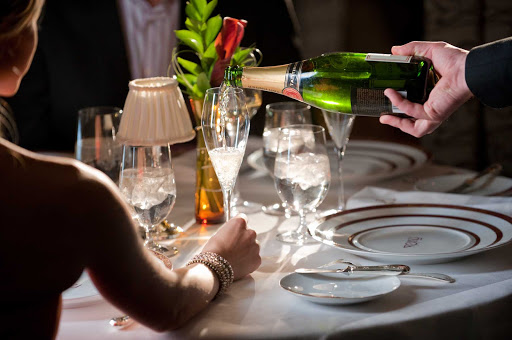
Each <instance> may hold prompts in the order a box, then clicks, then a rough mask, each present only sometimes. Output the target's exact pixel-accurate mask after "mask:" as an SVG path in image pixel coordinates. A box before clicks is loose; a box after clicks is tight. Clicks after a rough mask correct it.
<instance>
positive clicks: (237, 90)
mask: <svg viewBox="0 0 512 340" xmlns="http://www.w3.org/2000/svg"><path fill="white" fill-rule="evenodd" d="M230 88H231V89H233V91H234V92H235V93H243V90H244V89H243V88H241V87H230ZM219 92H220V86H217V87H210V88H209V89H207V90H206V92H205V94H206V93H219Z"/></svg>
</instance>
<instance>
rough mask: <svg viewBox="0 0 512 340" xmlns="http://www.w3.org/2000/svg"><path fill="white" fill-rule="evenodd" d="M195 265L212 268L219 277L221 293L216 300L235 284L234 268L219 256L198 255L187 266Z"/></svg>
mask: <svg viewBox="0 0 512 340" xmlns="http://www.w3.org/2000/svg"><path fill="white" fill-rule="evenodd" d="M193 263H201V264H204V265H205V266H207V267H208V268H210V270H211V271H213V272H214V273H215V274H216V275H217V277H218V278H219V285H220V287H219V291H218V292H217V294H216V295H215V297H214V299H216V298H217V297H218V296H220V295H222V294H224V292H225V291H226V290H227V289H228V287H229V286H231V284H232V283H233V279H234V277H235V274H234V272H233V268H232V267H231V265H230V264H229V262H228V261H227V260H226V259H225V258H223V257H222V256H220V255H219V254H216V253H212V252H202V253H199V254H197V255H196V256H194V257H193V258H192V260H190V261H189V262H188V263H187V264H186V265H187V266H189V265H191V264H193Z"/></svg>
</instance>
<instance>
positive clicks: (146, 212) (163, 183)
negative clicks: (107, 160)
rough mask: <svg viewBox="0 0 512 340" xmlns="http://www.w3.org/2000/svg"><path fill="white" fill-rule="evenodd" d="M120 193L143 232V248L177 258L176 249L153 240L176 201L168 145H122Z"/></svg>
mask: <svg viewBox="0 0 512 340" xmlns="http://www.w3.org/2000/svg"><path fill="white" fill-rule="evenodd" d="M119 189H120V190H121V193H122V194H123V196H124V197H125V199H126V201H127V202H128V204H130V206H131V207H132V208H133V211H132V213H133V215H134V217H136V219H137V220H138V222H139V224H140V225H141V226H142V227H143V228H144V230H145V232H146V237H145V242H144V246H145V247H146V248H148V249H150V250H154V251H157V252H159V253H162V254H165V255H168V254H169V253H170V254H169V255H174V254H176V252H177V249H176V248H175V247H172V248H171V249H168V248H166V247H163V246H161V245H159V244H157V243H155V241H154V239H153V235H154V232H153V230H154V228H155V226H156V225H157V224H159V223H160V222H162V221H163V220H164V219H165V218H166V217H167V215H168V214H169V213H170V212H171V210H172V208H173V206H174V202H175V201H176V182H175V179H174V170H173V168H172V164H171V151H170V147H169V145H163V146H130V145H124V146H123V161H122V164H121V171H120V175H119Z"/></svg>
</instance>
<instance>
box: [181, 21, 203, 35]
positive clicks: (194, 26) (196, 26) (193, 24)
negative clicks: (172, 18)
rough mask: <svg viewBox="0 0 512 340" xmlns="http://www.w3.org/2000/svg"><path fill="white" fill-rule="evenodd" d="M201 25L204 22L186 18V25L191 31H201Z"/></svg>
mask: <svg viewBox="0 0 512 340" xmlns="http://www.w3.org/2000/svg"><path fill="white" fill-rule="evenodd" d="M201 25H202V23H201V22H200V21H198V20H195V19H191V18H187V19H186V20H185V26H187V28H188V29H189V30H190V31H194V32H196V33H201Z"/></svg>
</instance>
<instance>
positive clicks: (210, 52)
mask: <svg viewBox="0 0 512 340" xmlns="http://www.w3.org/2000/svg"><path fill="white" fill-rule="evenodd" d="M205 58H207V59H216V58H217V50H216V49H215V44H210V45H209V46H208V48H207V49H206V51H204V53H203V59H205Z"/></svg>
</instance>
